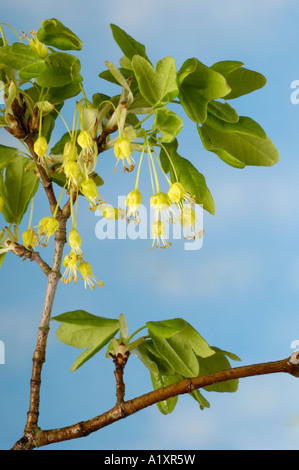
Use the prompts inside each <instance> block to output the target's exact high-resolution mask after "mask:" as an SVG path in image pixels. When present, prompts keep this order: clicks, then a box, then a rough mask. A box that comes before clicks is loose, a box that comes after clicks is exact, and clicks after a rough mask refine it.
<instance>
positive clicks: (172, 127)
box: [153, 108, 183, 143]
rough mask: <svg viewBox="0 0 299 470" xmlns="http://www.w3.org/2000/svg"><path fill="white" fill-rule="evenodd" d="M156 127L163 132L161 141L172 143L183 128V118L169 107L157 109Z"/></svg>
mask: <svg viewBox="0 0 299 470" xmlns="http://www.w3.org/2000/svg"><path fill="white" fill-rule="evenodd" d="M153 128H154V129H156V130H158V131H159V132H161V133H162V136H161V137H160V138H159V140H160V142H165V143H170V142H173V140H174V139H175V138H176V136H177V135H178V133H179V132H180V131H181V130H182V128H183V121H182V119H181V118H180V117H179V116H178V115H177V114H175V113H174V112H173V111H170V110H169V109H168V108H158V109H156V110H155V121H154V126H153Z"/></svg>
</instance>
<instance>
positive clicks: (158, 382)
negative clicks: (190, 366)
mask: <svg viewBox="0 0 299 470" xmlns="http://www.w3.org/2000/svg"><path fill="white" fill-rule="evenodd" d="M151 379H152V384H153V387H154V389H155V390H158V389H159V388H162V387H167V385H172V384H173V383H175V382H178V381H179V380H180V376H179V375H177V374H175V375H172V376H169V375H158V376H156V375H154V374H151ZM177 401H178V397H177V396H176V397H171V398H168V399H167V400H163V401H160V402H158V403H157V407H158V409H159V411H160V412H161V413H162V414H163V415H167V414H170V413H172V411H173V410H174V408H175V406H176V404H177Z"/></svg>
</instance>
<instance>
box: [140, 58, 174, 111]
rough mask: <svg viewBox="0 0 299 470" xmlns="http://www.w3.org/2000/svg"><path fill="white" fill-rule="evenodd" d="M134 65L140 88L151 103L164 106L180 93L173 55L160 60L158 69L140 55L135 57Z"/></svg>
mask: <svg viewBox="0 0 299 470" xmlns="http://www.w3.org/2000/svg"><path fill="white" fill-rule="evenodd" d="M132 65H133V68H134V72H135V76H136V78H137V82H138V85H139V90H140V92H141V93H142V95H143V97H144V98H145V99H146V100H147V101H148V102H149V103H150V104H152V105H156V107H158V106H163V105H164V104H166V103H168V102H169V101H171V100H173V99H174V98H175V97H176V96H177V95H178V93H179V90H178V86H177V73H176V66H175V62H174V59H173V58H172V57H165V58H164V59H161V60H159V62H157V65H156V70H155V69H154V67H153V66H152V65H151V63H150V62H149V61H148V60H146V59H144V58H143V57H141V56H140V55H135V56H134V57H133V60H132Z"/></svg>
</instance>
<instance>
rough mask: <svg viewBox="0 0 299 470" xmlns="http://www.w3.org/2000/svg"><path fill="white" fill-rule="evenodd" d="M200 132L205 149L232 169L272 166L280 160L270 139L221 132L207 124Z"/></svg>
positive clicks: (200, 128) (199, 129)
mask: <svg viewBox="0 0 299 470" xmlns="http://www.w3.org/2000/svg"><path fill="white" fill-rule="evenodd" d="M236 126H237V124H236ZM198 132H199V135H200V137H201V140H202V143H203V146H204V148H205V149H206V150H209V151H210V152H213V153H215V154H216V155H218V157H219V158H221V160H223V161H224V162H225V163H227V164H228V165H230V166H232V167H235V168H244V167H245V166H246V165H256V166H272V165H274V164H275V163H277V162H278V160H279V153H278V151H277V149H276V148H275V146H274V144H273V143H272V142H271V140H270V139H269V137H266V138H259V137H255V136H253V135H247V134H244V133H240V132H220V131H219V130H216V129H214V128H213V127H210V126H208V125H207V124H203V125H202V126H201V127H199V126H198Z"/></svg>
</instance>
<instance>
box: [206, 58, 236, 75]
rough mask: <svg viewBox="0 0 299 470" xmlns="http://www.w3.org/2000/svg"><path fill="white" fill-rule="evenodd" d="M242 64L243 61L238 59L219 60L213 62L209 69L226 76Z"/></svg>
mask: <svg viewBox="0 0 299 470" xmlns="http://www.w3.org/2000/svg"><path fill="white" fill-rule="evenodd" d="M242 65H244V64H243V62H239V61H238V60H221V61H220V62H216V63H215V64H213V65H212V66H211V67H210V69H212V70H214V72H218V73H220V74H221V75H223V76H224V77H226V76H227V75H229V74H230V73H231V72H233V71H234V70H236V69H238V68H240V67H242Z"/></svg>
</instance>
